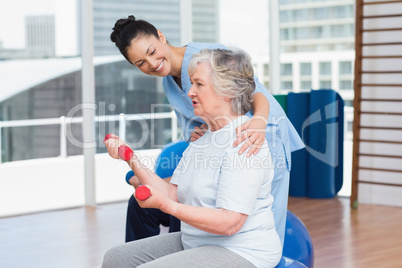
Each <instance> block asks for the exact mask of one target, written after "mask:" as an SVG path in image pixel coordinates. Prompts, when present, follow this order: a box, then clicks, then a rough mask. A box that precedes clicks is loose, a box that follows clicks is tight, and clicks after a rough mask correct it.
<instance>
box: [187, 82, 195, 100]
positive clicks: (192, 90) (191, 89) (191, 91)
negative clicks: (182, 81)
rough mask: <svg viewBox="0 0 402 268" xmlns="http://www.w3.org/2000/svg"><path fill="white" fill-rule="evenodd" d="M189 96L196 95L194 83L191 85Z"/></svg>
mask: <svg viewBox="0 0 402 268" xmlns="http://www.w3.org/2000/svg"><path fill="white" fill-rule="evenodd" d="M187 96H189V97H190V98H191V97H194V96H195V92H194V85H191V87H190V90H189V91H188V93H187Z"/></svg>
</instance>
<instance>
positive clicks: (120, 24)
mask: <svg viewBox="0 0 402 268" xmlns="http://www.w3.org/2000/svg"><path fill="white" fill-rule="evenodd" d="M132 22H135V17H134V16H133V15H130V16H128V17H127V18H126V19H119V20H117V21H116V23H115V25H114V27H113V32H112V34H111V35H110V39H111V40H112V41H113V42H116V41H117V40H118V38H119V34H120V32H121V30H122V29H123V28H124V27H125V26H126V25H128V24H130V23H132Z"/></svg>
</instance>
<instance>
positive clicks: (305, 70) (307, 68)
mask: <svg viewBox="0 0 402 268" xmlns="http://www.w3.org/2000/svg"><path fill="white" fill-rule="evenodd" d="M300 75H311V63H310V62H303V63H300Z"/></svg>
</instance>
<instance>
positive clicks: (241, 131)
mask: <svg viewBox="0 0 402 268" xmlns="http://www.w3.org/2000/svg"><path fill="white" fill-rule="evenodd" d="M266 127H267V119H266V118H265V117H263V116H253V117H252V118H251V119H250V120H248V121H247V122H245V123H244V124H242V125H240V126H238V127H237V128H236V136H237V140H236V141H235V142H234V143H233V147H236V146H238V145H239V144H241V143H242V142H243V141H245V140H246V142H245V143H244V144H243V146H242V147H241V148H240V150H239V154H242V153H244V152H245V151H246V150H247V149H248V148H249V147H250V150H249V151H248V152H247V157H250V156H251V155H252V154H257V153H258V152H259V151H260V149H261V147H262V145H263V144H264V141H265V129H266Z"/></svg>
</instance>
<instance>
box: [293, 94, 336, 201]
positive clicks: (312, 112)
mask: <svg viewBox="0 0 402 268" xmlns="http://www.w3.org/2000/svg"><path fill="white" fill-rule="evenodd" d="M287 114H288V117H289V120H290V121H291V122H292V124H293V125H294V127H295V128H296V130H297V131H298V133H299V135H300V137H302V139H303V142H304V143H305V145H306V148H305V149H302V150H299V151H296V152H294V153H292V170H291V172H290V186H289V194H290V195H291V196H307V197H311V198H331V197H334V196H335V195H336V194H337V193H338V192H339V190H340V189H341V188H342V184H343V140H344V126H343V122H344V102H343V100H342V98H341V96H340V95H339V94H338V93H337V92H336V91H334V90H327V89H321V90H312V91H311V92H306V93H289V94H288V99H287Z"/></svg>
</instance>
